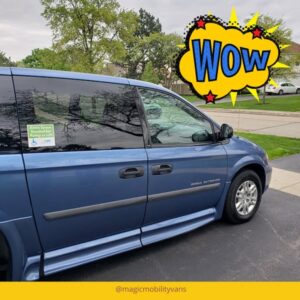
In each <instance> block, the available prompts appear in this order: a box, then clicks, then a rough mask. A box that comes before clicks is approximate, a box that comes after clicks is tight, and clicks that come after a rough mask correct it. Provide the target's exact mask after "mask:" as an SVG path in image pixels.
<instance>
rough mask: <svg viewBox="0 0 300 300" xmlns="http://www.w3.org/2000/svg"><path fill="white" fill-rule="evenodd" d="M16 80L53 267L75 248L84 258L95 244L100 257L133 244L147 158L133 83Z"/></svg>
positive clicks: (34, 195)
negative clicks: (59, 258) (130, 85)
mask: <svg viewBox="0 0 300 300" xmlns="http://www.w3.org/2000/svg"><path fill="white" fill-rule="evenodd" d="M14 81H15V86H16V94H17V101H18V108H19V116H20V123H21V131H22V142H23V151H24V162H25V167H26V173H27V179H28V186H29V191H30V196H31V201H32V206H33V210H34V215H35V218H36V223H37V228H38V231H39V234H40V238H41V242H42V246H43V249H44V251H45V252H46V254H45V259H48V258H49V260H51V259H52V260H53V268H56V267H57V261H55V257H56V256H62V257H63V256H64V255H65V259H62V261H64V262H65V261H66V258H67V257H68V255H71V253H72V252H74V251H75V252H76V251H77V253H79V254H78V257H80V255H81V254H82V255H83V256H84V257H85V259H90V258H93V257H94V256H93V255H96V254H95V253H97V251H98V250H101V249H102V250H103V253H104V254H103V255H109V254H110V252H112V253H118V252H121V251H122V249H123V248H122V247H119V244H122V245H125V246H126V247H127V248H126V249H125V250H128V249H130V248H134V247H137V246H139V245H140V227H141V224H142V220H143V216H144V210H145V205H146V200H147V156H146V152H145V149H144V143H143V136H142V129H141V124H140V119H139V115H138V112H137V107H136V103H135V98H134V93H133V91H132V88H130V87H129V86H128V85H122V84H111V83H102V82H89V81H81V80H69V79H57V78H37V77H26V76H14ZM101 239H102V240H101ZM103 239H104V240H103ZM96 240H97V241H96ZM91 241H95V242H91ZM86 242H91V243H89V244H84V243H86ZM105 243H108V244H110V245H111V247H112V248H109V249H108V248H105V245H104V244H105ZM80 244H81V246H76V247H75V248H72V246H73V245H80ZM101 245H102V246H101ZM70 246H71V248H70ZM100 246H101V247H100ZM61 248H64V250H63V251H59V250H57V249H61ZM90 249H94V250H93V251H94V252H92V250H90ZM110 249H111V250H110ZM55 250H57V251H55ZM102 250H101V251H102ZM123 250H124V249H123ZM51 251H53V252H51ZM89 251H90V252H89ZM80 252H82V253H80ZM98 252H99V251H98ZM49 253H50V254H49ZM112 253H111V254H112ZM70 257H71V256H70ZM72 259H73V258H70V260H69V263H70V265H72V263H74V261H73V260H72ZM80 259H81V260H82V259H83V258H82V257H81V258H80ZM76 263H81V262H80V261H77V262H76ZM53 271H54V269H53ZM49 272H50V271H49Z"/></svg>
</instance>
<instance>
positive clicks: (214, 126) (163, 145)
mask: <svg viewBox="0 0 300 300" xmlns="http://www.w3.org/2000/svg"><path fill="white" fill-rule="evenodd" d="M135 88H136V93H137V95H138V97H139V109H140V110H141V111H142V114H141V117H143V119H144V120H145V121H144V122H143V123H145V125H146V130H147V134H146V137H145V141H147V143H145V145H146V148H174V147H199V146H207V145H216V144H220V141H218V139H217V134H216V131H215V129H216V127H218V126H217V124H216V123H215V122H213V121H212V120H211V119H210V118H208V117H207V116H206V115H205V114H203V113H202V112H201V111H200V110H198V109H197V108H196V107H195V106H194V105H192V104H191V103H189V102H188V101H187V100H185V99H184V100H183V99H182V98H181V97H179V96H178V95H174V94H173V93H171V92H167V91H162V90H159V89H156V88H151V87H144V86H137V85H135ZM139 89H146V90H151V91H154V92H159V93H162V94H165V95H167V96H170V97H174V98H175V99H177V100H179V101H180V102H181V103H183V104H185V105H187V106H189V107H190V108H191V109H192V110H194V111H195V112H196V113H197V114H199V115H200V116H201V117H202V118H203V119H204V120H206V121H207V122H208V123H209V124H210V126H211V129H212V133H213V140H212V141H211V142H203V143H188V144H182V143H178V144H177V143H172V144H162V145H160V144H153V143H152V141H151V135H150V130H149V123H148V120H147V117H146V112H145V108H144V105H143V100H142V97H141V94H140V92H139Z"/></svg>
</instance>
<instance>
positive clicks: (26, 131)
mask: <svg viewBox="0 0 300 300" xmlns="http://www.w3.org/2000/svg"><path fill="white" fill-rule="evenodd" d="M14 81H15V87H16V95H17V101H18V108H19V118H20V125H21V133H22V142H23V147H24V149H25V150H26V149H27V151H30V152H33V151H34V152H36V151H76V150H99V149H124V148H141V147H144V143H143V134H142V127H141V122H140V119H139V115H138V110H137V106H136V102H135V94H134V91H133V89H132V88H131V87H130V86H126V85H120V84H110V83H101V82H90V81H81V80H68V79H53V78H35V77H22V76H20V77H15V78H14ZM35 125H37V126H35ZM51 128H52V130H53V131H54V132H53V133H52V132H51ZM47 143H48V144H47Z"/></svg>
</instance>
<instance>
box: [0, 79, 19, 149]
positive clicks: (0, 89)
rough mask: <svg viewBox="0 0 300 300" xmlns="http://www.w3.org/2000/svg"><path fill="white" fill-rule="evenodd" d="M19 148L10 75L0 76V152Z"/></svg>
mask: <svg viewBox="0 0 300 300" xmlns="http://www.w3.org/2000/svg"><path fill="white" fill-rule="evenodd" d="M20 150H21V142H20V132H19V123H18V117H17V108H16V101H15V94H14V90H13V84H12V79H11V77H10V76H0V154H6V153H18V152H20Z"/></svg>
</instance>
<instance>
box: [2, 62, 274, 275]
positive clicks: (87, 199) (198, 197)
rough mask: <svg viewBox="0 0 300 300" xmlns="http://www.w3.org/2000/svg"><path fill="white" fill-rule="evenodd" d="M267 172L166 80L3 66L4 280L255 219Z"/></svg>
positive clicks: (259, 154) (260, 155)
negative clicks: (215, 225) (165, 83)
mask: <svg viewBox="0 0 300 300" xmlns="http://www.w3.org/2000/svg"><path fill="white" fill-rule="evenodd" d="M270 177H271V167H270V165H269V163H268V158H267V155H266V153H265V152H264V151H263V150H262V149H261V148H260V147H259V146H257V145H255V144H253V143H252V142H249V141H247V140H245V139H243V138H240V137H236V136H233V131H232V128H231V127H230V126H228V125H226V124H223V125H222V126H219V125H218V124H216V123H215V122H214V121H213V120H211V119H210V118H209V117H208V116H206V115H205V114H204V113H202V112H201V111H199V110H198V109H197V108H196V107H194V106H193V105H192V104H190V103H189V102H188V101H186V100H185V99H183V98H182V97H181V96H179V95H177V94H176V93H174V92H172V91H170V90H167V89H165V88H163V87H161V86H157V85H154V84H151V83H147V82H142V81H137V80H131V79H126V78H119V77H109V76H100V75H92V74H82V73H74V72H62V71H49V70H37V69H22V68H4V67H3V68H0V188H1V197H0V280H38V279H39V278H41V277H43V276H47V275H49V274H53V273H56V272H59V271H62V270H66V269H69V268H72V267H75V266H79V265H82V264H86V263H89V262H92V261H95V260H99V259H102V258H105V257H108V256H112V255H115V254H118V253H122V252H126V251H129V250H133V249H136V248H140V247H143V246H146V245H148V244H151V243H154V242H158V241H161V240H164V239H168V238H171V237H174V236H177V235H179V234H182V233H185V232H188V231H191V230H193V229H196V228H199V227H201V226H203V225H205V224H208V223H210V222H212V221H215V220H218V219H221V218H222V217H224V218H226V219H227V220H228V221H230V222H232V223H243V222H246V221H249V220H250V219H251V218H252V217H253V216H254V214H255V213H256V211H257V209H258V207H259V205H260V202H261V197H262V194H263V193H264V192H265V191H266V189H267V188H268V186H269V182H270Z"/></svg>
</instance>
